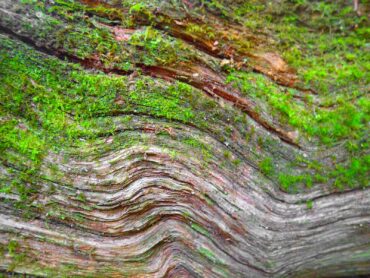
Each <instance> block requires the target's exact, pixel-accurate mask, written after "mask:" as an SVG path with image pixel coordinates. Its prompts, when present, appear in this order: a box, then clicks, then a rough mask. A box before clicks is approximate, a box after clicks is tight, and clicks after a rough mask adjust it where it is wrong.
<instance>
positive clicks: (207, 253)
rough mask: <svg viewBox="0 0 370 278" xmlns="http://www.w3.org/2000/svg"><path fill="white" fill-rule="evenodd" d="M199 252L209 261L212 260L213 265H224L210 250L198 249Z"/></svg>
mask: <svg viewBox="0 0 370 278" xmlns="http://www.w3.org/2000/svg"><path fill="white" fill-rule="evenodd" d="M198 251H199V253H200V254H201V255H202V256H204V257H206V258H207V259H208V260H210V261H211V262H213V263H217V264H222V261H220V260H219V259H218V258H217V257H216V255H215V254H214V253H213V252H212V251H211V250H209V249H208V248H205V247H200V248H198Z"/></svg>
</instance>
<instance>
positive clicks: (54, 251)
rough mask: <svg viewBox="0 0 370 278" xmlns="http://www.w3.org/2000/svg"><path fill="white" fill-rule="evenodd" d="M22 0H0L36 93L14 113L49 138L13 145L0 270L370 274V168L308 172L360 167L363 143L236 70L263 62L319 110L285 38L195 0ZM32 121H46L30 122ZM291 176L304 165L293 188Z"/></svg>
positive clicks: (9, 50)
mask: <svg viewBox="0 0 370 278" xmlns="http://www.w3.org/2000/svg"><path fill="white" fill-rule="evenodd" d="M23 2H25V3H26V2H29V3H28V4H25V3H23ZM23 2H22V1H21V2H18V1H10V0H1V1H0V30H1V34H0V40H1V42H2V43H1V48H2V50H1V52H0V54H1V55H2V56H0V58H1V57H2V59H0V67H1V68H0V69H1V71H0V74H3V76H4V77H3V79H2V83H3V84H5V85H4V87H1V88H2V94H3V95H8V94H11V91H12V90H13V91H14V92H15V91H16V90H19V91H25V92H28V93H29V94H31V97H30V99H28V98H27V96H26V97H25V98H24V99H23V100H21V101H20V103H21V104H19V107H21V108H20V110H18V114H14V113H13V114H11V113H12V112H9V111H11V110H10V108H9V107H11V106H10V104H9V105H8V104H7V103H5V101H4V103H1V104H2V105H3V106H2V114H1V119H2V121H3V122H4V123H5V122H6V121H7V119H9V118H12V117H13V118H16V119H17V121H18V122H17V125H16V127H17V128H19V129H20V130H26V132H28V130H29V132H31V131H32V132H33V131H35V130H36V131H37V132H35V134H36V135H35V136H36V137H37V136H41V137H40V138H44V137H42V136H44V135H45V138H49V139H42V140H44V141H42V142H43V143H44V144H45V146H46V147H45V150H43V152H42V153H41V151H40V158H37V159H35V157H34V156H33V155H32V153H31V154H30V155H29V156H27V155H28V154H27V152H26V151H23V152H22V149H21V148H19V149H17V148H15V147H8V148H7V150H4V149H2V151H3V153H4V155H2V160H1V161H2V164H1V166H0V171H1V172H0V173H1V175H2V180H3V181H4V184H6V183H8V182H9V183H10V184H11V181H12V180H15V179H16V178H17V179H19V180H20V183H21V185H20V186H18V187H17V186H16V185H13V187H10V189H9V187H8V189H7V190H5V189H2V191H1V193H0V198H1V204H0V246H1V250H0V251H1V252H2V253H1V257H0V269H2V270H3V271H8V272H13V271H14V272H17V273H28V274H33V275H40V276H48V277H55V276H68V277H71V276H72V277H74V276H79V275H81V276H87V277H164V276H165V277H320V276H322V277H342V276H351V275H366V274H370V225H369V223H370V211H369V208H370V189H369V187H367V185H368V181H366V180H367V179H366V178H365V179H359V180H358V181H357V180H354V181H353V184H352V185H353V186H352V185H351V184H347V185H346V187H345V188H340V190H339V189H338V188H337V187H335V186H333V183H334V184H336V183H335V179H336V178H337V177H336V176H335V175H334V174H333V175H332V176H330V175H329V176H328V177H325V178H321V179H320V178H317V180H315V183H314V184H313V185H312V181H311V182H310V183H309V182H308V181H309V180H310V179H309V178H307V177H309V176H308V175H311V174H312V176H313V177H315V178H316V177H317V175H316V174H317V173H316V172H315V171H319V170H320V168H324V167H325V169H329V168H330V167H334V166H336V164H338V165H339V164H340V163H344V164H345V163H346V159H348V157H351V155H350V153H349V152H348V151H347V149H346V148H345V147H344V145H343V144H344V143H343V142H345V140H349V139H347V138H345V139H343V138H340V140H339V139H338V141H337V142H335V144H332V145H325V144H323V143H322V142H321V141H320V140H319V139H318V138H316V137H315V136H312V137H310V136H308V135H307V133H304V132H302V131H300V130H299V129H298V128H296V127H294V126H292V125H291V124H289V122H288V123H287V122H284V121H280V120H279V118H278V117H277V116H276V115H274V113H272V110H271V107H269V106H268V105H267V104H266V103H265V101H264V100H263V99H261V98H258V97H255V96H252V95H248V91H247V92H245V91H243V89H241V88H240V87H238V86H233V84H232V83H230V79H231V78H230V75H228V71H229V70H230V68H232V69H236V70H239V71H241V72H248V73H251V74H253V75H251V76H252V77H251V78H252V79H249V81H250V82H251V83H253V82H256V83H257V84H259V83H258V82H262V81H263V82H265V83H264V84H267V85H266V86H270V87H271V88H273V90H276V91H277V92H279V93H283V92H286V90H294V97H292V99H291V101H292V102H297V103H301V102H303V103H304V99H305V97H306V96H307V95H309V96H310V97H311V98H312V103H311V104H310V105H308V106H310V107H312V106H315V107H320V105H321V104H322V103H321V101H322V99H321V96H320V95H318V92H317V90H316V89H315V88H313V87H310V86H306V85H305V84H304V82H303V81H302V80H301V79H300V77H299V76H298V74H297V72H296V71H295V70H293V69H292V67H291V66H289V65H288V64H287V63H286V62H285V61H284V59H283V58H282V57H281V55H280V54H278V51H276V50H275V49H274V47H273V46H274V45H275V44H276V42H274V40H273V38H272V37H270V36H269V34H267V33H264V32H261V33H258V32H252V31H250V30H249V29H248V28H245V27H244V26H243V25H241V24H240V23H238V22H236V21H234V20H231V19H230V18H228V17H226V16H221V15H220V14H219V13H218V10H217V9H216V8H215V7H217V5H216V6H212V5H211V6H209V7H207V8H206V9H205V10H201V9H200V8H201V7H203V5H204V3H203V2H202V3H203V4H202V3H197V2H196V1H182V2H181V3H180V2H179V3H175V1H174V2H173V3H172V2H171V1H159V2H161V3H160V4H158V5H155V4H154V2H155V1H153V2H152V3H149V4H148V5H147V6H145V5H143V4H140V5H139V4H138V5H133V6H131V7H130V6H127V5H126V4H125V1H123V2H124V3H123V4H121V3H119V4H118V3H115V2H114V1H105V2H104V1H80V2H81V3H77V2H78V1H39V2H40V3H42V5H41V4H40V5H39V6H37V5H35V3H34V2H37V1H23ZM117 2H120V1H117ZM229 2H232V1H229ZM235 2H236V3H234V4H233V5H238V4H239V3H238V1H235ZM212 3H213V2H212ZM223 4H224V5H225V6H226V7H227V5H228V4H230V3H228V2H227V1H225V3H223ZM230 5H231V4H230ZM196 7H197V8H199V10H198V9H197V8H196ZM203 9H204V8H203ZM215 9H216V10H215ZM230 9H231V7H230ZM76 11H77V12H76ZM200 11H202V12H200ZM226 11H227V10H226ZM75 12H76V14H75ZM225 13H226V12H225ZM128 19H130V21H131V22H127V20H128ZM53 20H54V21H53ZM195 23H196V24H197V26H198V27H194V26H195ZM191 24H193V25H191ZM143 26H144V27H143ZM145 26H151V27H145ZM189 26H190V27H189ZM199 26H200V27H199ZM206 26H211V27H212V30H216V31H215V34H211V31H210V30H211V29H209V30H208V29H205V28H206ZM211 27H207V28H211ZM204 30H206V32H204ZM81 34H82V35H81ZM206 34H208V36H209V37H207V36H206ZM245 41H249V44H248V46H246V45H243V44H242V42H245ZM85 46H86V47H85ZM20 53H21V54H20ZM22 55H23V56H22ZM22 57H26V58H22ZM7 59H8V60H9V61H12V62H11V63H10V62H9V63H8V64H6V63H5V61H7ZM22 59H23V60H22ZM16 66H19V70H15V71H14V72H12V69H13V68H15V67H16ZM21 66H22V67H21ZM56 68H58V69H60V70H54V69H56ZM30 69H32V70H33V71H32V72H31V70H30ZM20 72H24V75H22V76H23V77H19V80H20V81H19V84H23V85H22V86H23V87H21V88H15V85H9V84H12V83H11V81H9V80H10V79H8V78H7V77H5V76H10V75H11V74H10V73H12V74H13V76H17V74H19V76H21V75H20ZM70 72H72V73H70ZM6 74H7V75H6ZM51 76H54V77H55V80H54V79H53V78H54V77H51ZM79 76H81V77H79ZM16 78H18V77H16ZM22 78H24V79H22ZM38 78H39V79H38ZM365 79H366V78H365ZM238 80H239V79H238ZM240 80H242V79H240ZM256 80H257V81H256ZM258 80H259V81H258ZM261 80H262V81H261ZM362 80H363V79H362ZM231 81H233V80H231ZM234 81H235V80H234ZM22 82H25V83H22ZM53 82H55V83H56V84H58V85H55V84H54V83H53ZM89 82H90V83H89ZM238 82H239V81H238ZM240 82H241V81H240ZM361 82H363V81H361ZM16 83H17V82H16ZM354 83H355V82H354ZM364 83H365V84H363V83H361V84H360V85H361V86H365V87H366V86H367V85H368V84H367V83H366V81H365V82H364ZM360 85H359V86H360ZM29 88H32V90H33V91H28V89H29ZM92 88H94V89H96V91H94V90H93V89H92ZM251 88H252V87H251ZM259 90H260V89H259ZM40 91H42V92H44V91H45V95H43V96H44V97H45V99H53V97H56V98H58V101H59V102H58V104H56V105H55V106H53V105H52V104H48V105H49V107H53V108H50V109H54V108H55V107H57V108H55V109H59V108H60V107H62V108H61V109H60V111H63V124H62V125H61V126H59V125H57V124H52V123H49V122H48V121H49V119H48V118H47V117H46V116H45V118H44V115H46V114H45V113H46V112H45V110H43V109H44V108H43V107H48V106H42V105H44V104H45V103H42V101H41V102H40V100H38V99H37V98H36V97H35V96H37V94H38V93H39V92H40ZM30 92H31V93H30ZM54 93H55V94H56V95H54ZM25 95H27V93H25ZM32 97H33V98H32ZM4 99H5V98H4ZM14 101H15V100H13V102H14ZM50 103H51V102H50ZM22 105H23V106H22ZM59 105H60V106H59ZM48 109H49V108H48ZM78 109H81V111H83V112H86V111H89V112H88V113H87V112H86V113H87V114H86V115H85V114H83V112H81V111H80V110H78ZM46 110H47V109H46ZM53 111H54V110H53ZM58 111H59V110H58ZM27 113H30V114H32V116H29V117H28V116H27ZM25 115H26V116H25ZM33 115H36V116H33ZM22 117H23V118H22ZM32 117H35V118H36V120H35V121H36V122H37V124H35V125H32V124H29V125H28V124H27V123H31V120H29V119H33V118H32ZM53 117H55V115H53ZM23 119H27V120H29V122H26V124H23V122H22V121H23ZM25 121H26V120H25ZM70 126H73V127H74V129H71V128H70ZM366 129H367V127H365V132H364V133H363V134H366ZM2 132H5V130H2ZM54 133H55V134H54ZM40 134H41V135H40ZM43 134H44V135H43ZM36 137H35V138H36ZM37 138H38V137H37ZM30 140H31V143H29V146H31V145H37V144H36V143H37V141H36V139H34V140H33V139H32V138H31V139H30ZM48 140H49V141H48ZM356 140H364V138H362V137H361V138H357V139H356ZM31 149H32V148H31ZM19 150H20V151H19ZM17 151H19V153H17ZM364 153H366V150H365V151H364ZM333 154H334V155H336V156H337V157H336V159H333V160H332V159H331V157H332V155H333ZM37 155H39V154H37ZM37 155H36V156H37ZM357 155H358V156H359V157H360V154H356V155H354V156H355V157H357ZM361 155H362V153H361ZM29 157H31V160H32V159H33V160H35V161H36V160H37V163H35V164H37V165H36V166H35V165H33V164H32V162H30V164H28V162H27V159H29ZM297 157H300V158H301V160H300V161H299V162H297V161H296V160H297ZM271 158H272V162H271V161H270V160H271ZM302 159H303V160H302ZM15 161H17V162H15ZM302 161H303V162H302ZM18 162H19V163H18ZM294 162H296V163H294ZM310 162H311V164H310ZM316 162H317V163H320V164H318V165H320V166H318V167H316V168H318V169H316V168H315V167H314V166H312V165H316V164H314V163H316ZM31 165H32V166H31ZM271 167H273V168H274V170H271V169H270V168H271ZM31 168H32V169H33V170H32V171H31V170H30V171H29V172H27V169H31ZM330 169H331V168H330ZM350 169H351V168H350ZM280 172H281V173H282V172H284V173H287V174H296V175H299V174H302V173H303V174H304V175H305V176H304V178H302V179H300V180H299V181H298V184H297V186H294V187H293V189H291V188H287V187H286V186H285V187H284V181H283V180H282V178H281V176H278V175H277V173H280ZM366 172H367V171H366V170H365V173H366ZM22 173H23V174H24V175H22ZM275 173H276V174H275ZM307 173H309V174H307ZM333 173H336V172H333ZM356 173H357V172H356ZM315 175H316V176H315ZM339 175H342V174H339ZM343 175H344V174H343ZM355 175H358V177H359V178H360V177H362V176H363V175H364V173H363V171H362V172H360V171H359V172H358V174H355ZM365 175H366V174H365ZM305 179H306V182H307V184H306V185H305V184H304V183H305ZM279 183H283V185H281V184H280V186H279ZM22 186H24V187H22ZM19 188H26V189H30V192H28V191H26V193H25V194H23V195H22V192H21V190H20V189H19ZM31 189H32V190H31ZM291 193H294V194H291ZM20 204H22V205H23V206H22V205H20Z"/></svg>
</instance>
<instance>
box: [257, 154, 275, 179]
mask: <svg viewBox="0 0 370 278" xmlns="http://www.w3.org/2000/svg"><path fill="white" fill-rule="evenodd" d="M259 167H260V170H261V171H262V173H264V174H265V175H269V174H271V173H272V171H273V170H274V164H273V161H272V158H270V157H266V158H264V159H263V160H262V161H260V163H259Z"/></svg>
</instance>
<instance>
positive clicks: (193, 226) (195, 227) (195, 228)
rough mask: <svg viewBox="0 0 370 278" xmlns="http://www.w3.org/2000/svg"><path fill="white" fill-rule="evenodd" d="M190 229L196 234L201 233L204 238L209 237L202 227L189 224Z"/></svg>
mask: <svg viewBox="0 0 370 278" xmlns="http://www.w3.org/2000/svg"><path fill="white" fill-rule="evenodd" d="M191 228H192V229H193V230H195V231H197V232H198V233H201V234H202V235H204V236H206V237H210V236H211V235H210V234H209V232H208V231H207V230H206V229H204V228H203V227H202V226H200V225H198V224H197V223H192V224H191Z"/></svg>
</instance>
